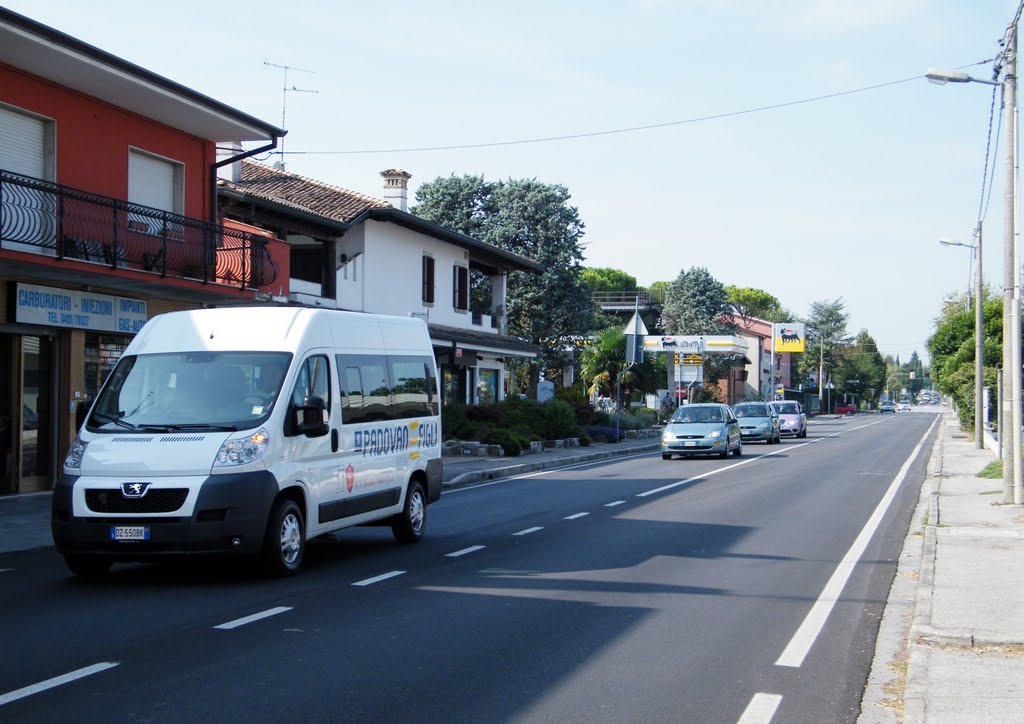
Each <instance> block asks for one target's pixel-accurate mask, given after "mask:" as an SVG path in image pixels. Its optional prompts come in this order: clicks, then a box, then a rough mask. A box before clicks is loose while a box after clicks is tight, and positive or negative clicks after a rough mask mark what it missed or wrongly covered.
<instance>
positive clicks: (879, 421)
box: [849, 417, 885, 432]
mask: <svg viewBox="0 0 1024 724" xmlns="http://www.w3.org/2000/svg"><path fill="white" fill-rule="evenodd" d="M884 421H885V418H884V417H883V418H882V419H881V420H875V421H874V422H869V423H867V424H865V425H858V426H857V427H851V428H850V430H849V431H850V432H853V431H854V430H863V429H864V428H865V427H871V426H872V425H878V424H879V423H881V422H884Z"/></svg>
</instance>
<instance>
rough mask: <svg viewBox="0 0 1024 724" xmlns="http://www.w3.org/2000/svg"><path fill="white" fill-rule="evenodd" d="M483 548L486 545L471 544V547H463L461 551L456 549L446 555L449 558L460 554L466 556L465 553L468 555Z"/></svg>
mask: <svg viewBox="0 0 1024 724" xmlns="http://www.w3.org/2000/svg"><path fill="white" fill-rule="evenodd" d="M483 549H484V546H470V547H469V548H463V549H462V550H461V551H455V552H454V553H448V554H447V555H446V557H447V558H458V557H459V556H465V555H468V554H470V553H476V552H477V551H482V550H483Z"/></svg>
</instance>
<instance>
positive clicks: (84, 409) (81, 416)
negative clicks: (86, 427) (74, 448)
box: [75, 400, 89, 432]
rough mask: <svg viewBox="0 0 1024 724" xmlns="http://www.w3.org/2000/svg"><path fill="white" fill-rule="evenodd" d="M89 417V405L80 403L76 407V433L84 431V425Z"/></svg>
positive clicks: (83, 402)
mask: <svg viewBox="0 0 1024 724" xmlns="http://www.w3.org/2000/svg"><path fill="white" fill-rule="evenodd" d="M88 416H89V403H88V402H85V401H84V400H83V401H82V402H79V403H78V404H77V405H75V431H76V432H77V431H78V430H81V429H82V425H83V424H85V418H86V417H88Z"/></svg>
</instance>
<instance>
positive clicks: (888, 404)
mask: <svg viewBox="0 0 1024 724" xmlns="http://www.w3.org/2000/svg"><path fill="white" fill-rule="evenodd" d="M878 411H879V412H881V413H886V412H891V413H893V414H895V413H896V404H895V403H894V402H893V401H892V400H882V404H881V406H880V407H879V408H878Z"/></svg>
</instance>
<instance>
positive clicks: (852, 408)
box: [836, 402, 857, 415]
mask: <svg viewBox="0 0 1024 724" xmlns="http://www.w3.org/2000/svg"><path fill="white" fill-rule="evenodd" d="M856 412H857V406H856V405H855V404H853V403H852V402H837V403H836V414H837V415H852V414H854V413H856Z"/></svg>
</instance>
